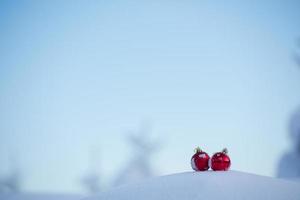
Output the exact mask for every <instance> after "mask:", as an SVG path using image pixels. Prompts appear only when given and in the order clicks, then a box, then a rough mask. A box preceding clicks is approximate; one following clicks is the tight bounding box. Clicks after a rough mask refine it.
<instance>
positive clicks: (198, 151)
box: [194, 147, 202, 153]
mask: <svg viewBox="0 0 300 200" xmlns="http://www.w3.org/2000/svg"><path fill="white" fill-rule="evenodd" d="M194 151H195V153H200V152H202V149H200V147H196V148H195V150H194Z"/></svg>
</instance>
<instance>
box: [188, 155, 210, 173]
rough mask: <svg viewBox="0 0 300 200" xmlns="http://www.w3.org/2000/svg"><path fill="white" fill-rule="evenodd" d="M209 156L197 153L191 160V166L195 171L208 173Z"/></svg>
mask: <svg viewBox="0 0 300 200" xmlns="http://www.w3.org/2000/svg"><path fill="white" fill-rule="evenodd" d="M209 159H210V157H209V155H208V154H207V153H205V152H204V151H201V152H197V153H195V154H194V155H193V157H192V158H191V165H192V168H193V169H194V170H195V171H206V170H208V169H209V164H208V162H209Z"/></svg>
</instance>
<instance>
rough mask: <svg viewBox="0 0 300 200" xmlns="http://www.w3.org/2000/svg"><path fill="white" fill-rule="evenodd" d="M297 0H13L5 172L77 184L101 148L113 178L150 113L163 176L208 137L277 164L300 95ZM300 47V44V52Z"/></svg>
mask: <svg viewBox="0 0 300 200" xmlns="http://www.w3.org/2000/svg"><path fill="white" fill-rule="evenodd" d="M299 8H300V4H299V2H297V1H264V2H261V1H248V2H240V1H226V2H225V1H163V2H161V1H151V2H146V1H144V2H143V1H109V2H108V1H27V2H25V1H24V2H23V1H19V2H12V1H1V3H0V33H1V34H0V44H1V45H0V163H2V164H1V166H0V172H1V174H5V173H6V172H7V171H8V170H9V167H10V162H9V158H10V157H11V156H12V155H18V160H19V161H18V162H19V164H20V166H21V168H22V171H23V172H24V174H25V177H24V189H25V190H29V191H60V192H64V191H67V192H76V191H80V190H81V186H80V184H78V179H79V178H80V176H82V175H83V173H84V172H85V170H87V169H88V168H89V154H90V150H91V149H96V150H95V151H96V152H98V153H99V160H100V161H99V162H100V166H101V172H102V175H103V179H104V181H107V182H108V181H110V180H112V178H113V177H114V175H115V174H116V172H117V171H118V170H119V169H120V168H122V166H124V165H125V163H126V160H127V159H128V157H130V154H131V149H130V148H129V146H128V143H127V142H126V134H128V132H129V131H135V130H137V129H138V128H139V126H140V124H141V123H143V122H144V121H146V122H148V123H150V124H152V126H153V137H154V138H159V139H160V140H162V141H163V144H164V147H163V148H162V149H161V151H160V153H159V154H158V155H156V157H155V160H154V161H153V165H154V167H155V168H156V169H157V173H158V174H170V173H176V172H182V171H187V170H191V168H190V163H189V159H190V157H191V156H192V153H193V149H194V147H195V146H197V145H200V146H201V147H202V148H203V149H204V150H207V152H209V153H213V152H216V151H219V150H221V149H222V148H223V147H224V146H226V147H228V149H229V153H230V156H231V157H232V160H233V164H232V169H235V170H240V171H247V172H252V173H257V174H262V175H268V176H274V175H275V172H276V164H277V162H278V160H279V158H280V156H281V155H282V153H283V152H284V151H286V150H287V149H288V148H289V144H290V143H289V140H288V137H287V136H288V133H287V122H288V119H289V116H290V114H291V112H293V111H294V110H295V109H296V108H297V107H298V106H299V105H300V93H299V85H300V70H299V68H297V66H296V64H295V62H294V60H293V55H294V54H295V53H296V52H297V51H298V50H297V45H296V41H297V39H298V38H299V36H300V21H299V20H297V19H300V13H299V12H298V11H299ZM298 52H299V51H298Z"/></svg>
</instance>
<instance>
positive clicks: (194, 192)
mask: <svg viewBox="0 0 300 200" xmlns="http://www.w3.org/2000/svg"><path fill="white" fill-rule="evenodd" d="M101 199H105V200H132V199H143V200H150V199H151V200H175V199H176V200H201V199H209V200H217V199H218V200H219V199H222V200H241V199H243V200H268V199H270V200H271V199H272V200H287V199H288V200H300V183H297V182H292V181H286V180H282V179H276V178H270V177H264V176H258V175H254V174H248V173H243V172H237V171H225V172H213V171H206V172H186V173H180V174H174V175H168V176H161V177H157V178H153V179H149V180H147V181H144V182H140V183H136V184H131V185H126V186H121V187H118V188H115V189H112V190H110V191H108V192H105V193H102V194H100V195H98V196H94V197H90V198H86V199H85V200H101Z"/></svg>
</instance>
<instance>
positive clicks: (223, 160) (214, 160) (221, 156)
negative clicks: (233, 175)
mask: <svg viewBox="0 0 300 200" xmlns="http://www.w3.org/2000/svg"><path fill="white" fill-rule="evenodd" d="M227 154H228V150H227V149H226V148H225V149H223V151H222V152H217V153H215V154H214V155H213V156H212V157H211V160H210V167H211V168H212V170H214V171H227V170H228V169H229V167H230V165H231V161H230V158H229V156H228V155H227Z"/></svg>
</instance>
